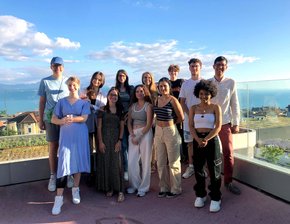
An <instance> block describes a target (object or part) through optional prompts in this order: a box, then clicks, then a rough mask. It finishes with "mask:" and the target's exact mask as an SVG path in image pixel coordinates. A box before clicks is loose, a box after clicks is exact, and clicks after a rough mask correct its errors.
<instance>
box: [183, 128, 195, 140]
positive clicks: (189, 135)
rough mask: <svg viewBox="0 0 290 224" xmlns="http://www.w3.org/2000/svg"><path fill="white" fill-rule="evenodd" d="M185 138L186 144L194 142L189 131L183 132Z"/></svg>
mask: <svg viewBox="0 0 290 224" xmlns="http://www.w3.org/2000/svg"><path fill="white" fill-rule="evenodd" d="M183 138H184V142H186V143H190V142H192V141H193V137H192V136H191V134H190V132H189V131H186V130H183Z"/></svg>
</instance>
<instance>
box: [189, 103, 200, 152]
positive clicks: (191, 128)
mask: <svg viewBox="0 0 290 224" xmlns="http://www.w3.org/2000/svg"><path fill="white" fill-rule="evenodd" d="M195 110H196V105H194V106H192V107H190V109H189V115H188V126H189V131H190V134H191V136H192V138H193V139H194V140H195V141H196V142H197V143H198V146H199V147H202V145H203V143H202V139H201V138H199V137H198V136H197V133H196V130H195V125H194V115H195Z"/></svg>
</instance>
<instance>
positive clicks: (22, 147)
mask: <svg viewBox="0 0 290 224" xmlns="http://www.w3.org/2000/svg"><path fill="white" fill-rule="evenodd" d="M45 156H48V146H47V142H46V139H45V135H21V136H9V137H8V136H7V137H1V138H0V162H5V161H12V160H22V159H30V158H31V159H32V158H39V157H45Z"/></svg>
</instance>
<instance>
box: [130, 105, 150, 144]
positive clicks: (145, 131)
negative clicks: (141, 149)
mask: <svg viewBox="0 0 290 224" xmlns="http://www.w3.org/2000/svg"><path fill="white" fill-rule="evenodd" d="M152 123H153V109H152V104H148V105H147V107H146V125H145V126H144V127H143V129H142V130H141V132H139V133H137V134H136V137H135V138H134V142H136V143H137V144H139V142H140V140H141V139H142V138H143V136H144V135H145V134H146V133H147V132H148V131H149V130H150V129H151V128H152ZM134 142H133V143H134Z"/></svg>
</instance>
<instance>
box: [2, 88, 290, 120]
mask: <svg viewBox="0 0 290 224" xmlns="http://www.w3.org/2000/svg"><path fill="white" fill-rule="evenodd" d="M238 94H239V101H240V105H241V108H252V107H262V106H276V107H280V108H281V109H285V108H286V107H287V106H288V105H290V90H281V89H280V90H251V91H246V90H238ZM38 101H39V97H38V96H37V88H33V89H31V88H30V89H14V90H13V89H3V88H1V89H0V111H1V110H6V111H7V113H8V114H15V113H17V112H25V111H32V110H38Z"/></svg>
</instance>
